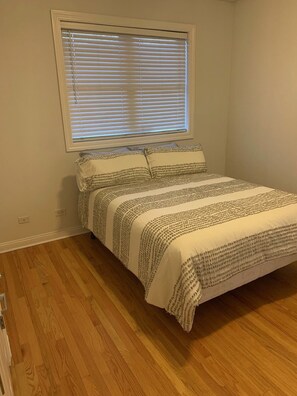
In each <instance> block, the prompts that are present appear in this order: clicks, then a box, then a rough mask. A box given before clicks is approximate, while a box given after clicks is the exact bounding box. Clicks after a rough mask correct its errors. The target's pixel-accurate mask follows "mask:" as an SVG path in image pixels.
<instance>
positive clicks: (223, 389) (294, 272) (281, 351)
mask: <svg viewBox="0 0 297 396" xmlns="http://www.w3.org/2000/svg"><path fill="white" fill-rule="evenodd" d="M0 272H3V273H4V275H5V277H4V280H1V284H0V290H5V292H6V293H7V296H8V303H9V310H8V311H7V313H6V318H5V319H6V323H7V329H8V333H9V336H10V342H11V348H12V354H13V361H14V365H13V367H12V376H13V383H14V388H15V394H16V395H26V396H27V395H63V396H64V395H65V396H68V395H69V396H70V395H79V396H84V395H90V396H96V395H98V396H109V395H111V396H117V395H137V396H141V395H152V396H154V395H165V396H166V395H170V396H171V395H199V396H200V395H297V263H296V264H292V265H290V266H288V267H286V268H283V269H281V270H278V271H276V272H275V273H273V274H270V275H268V276H266V277H264V278H261V279H259V280H257V281H255V282H253V283H251V284H249V285H246V286H243V287H241V288H239V289H237V290H235V291H233V292H230V293H227V294H225V295H224V296H221V297H219V298H216V299H214V300H212V301H209V302H207V303H205V304H202V305H201V306H200V307H199V308H198V309H197V312H196V318H195V323H194V327H193V330H192V332H191V333H189V334H187V333H185V332H183V330H182V329H181V328H180V326H179V325H178V323H177V322H176V321H175V319H174V318H173V317H171V316H170V315H168V314H166V312H165V311H163V310H161V309H159V308H156V307H153V306H151V305H148V304H147V303H145V301H144V292H143V288H142V286H141V284H140V283H139V281H138V280H137V279H136V278H135V277H134V276H133V275H132V274H131V273H130V272H128V271H127V270H126V269H125V268H124V267H123V266H122V265H121V264H120V263H119V262H118V261H117V260H116V259H115V258H114V256H112V254H111V253H109V252H108V251H107V250H106V249H105V248H104V247H103V246H102V245H101V244H100V243H99V242H98V241H97V240H91V239H90V237H89V235H88V234H85V235H80V236H77V237H73V238H68V239H64V240H60V241H55V242H51V243H47V244H43V245H39V246H35V247H30V248H27V249H22V250H17V251H15V252H10V253H5V254H2V255H0Z"/></svg>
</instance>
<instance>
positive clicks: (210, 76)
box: [0, 0, 234, 247]
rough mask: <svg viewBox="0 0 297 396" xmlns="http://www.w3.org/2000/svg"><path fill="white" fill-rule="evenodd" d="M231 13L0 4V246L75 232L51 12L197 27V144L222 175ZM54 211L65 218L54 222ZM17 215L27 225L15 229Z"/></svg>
mask: <svg viewBox="0 0 297 396" xmlns="http://www.w3.org/2000/svg"><path fill="white" fill-rule="evenodd" d="M233 8H234V6H233V5H232V4H231V3H227V2H223V1H217V0H150V1H149V2H148V1H146V0H125V1H124V0H71V1H69V0H59V1H57V0H42V1H40V0H27V1H24V0H10V1H5V0H0V48H1V56H0V71H1V72H0V92H1V94H0V108H1V116H0V178H1V194H0V201H1V204H0V244H1V242H2V243H3V242H7V241H13V240H17V239H20V238H26V237H31V236H34V235H39V234H42V233H48V232H52V231H55V230H59V229H68V228H70V227H75V226H78V225H79V222H78V218H77V214H76V210H77V209H76V205H77V187H76V183H75V177H74V173H75V172H74V164H73V163H74V161H75V159H76V158H77V154H73V153H66V152H65V145H64V136H63V129H62V119H61V111H60V103H59V93H58V84H57V74H56V66H55V59H54V50H53V37H52V29H51V21H50V9H63V10H71V11H81V12H90V13H99V14H105V15H114V16H126V17H132V18H144V19H156V20H164V21H176V22H183V23H194V24H196V25H197V48H196V50H197V63H196V72H197V81H196V96H197V101H196V113H195V133H196V139H195V140H196V141H197V142H198V141H199V142H201V143H202V144H203V146H204V148H205V153H206V156H207V160H208V164H209V170H210V171H215V172H220V173H223V172H224V170H225V150H226V133H227V113H228V97H229V76H230V60H231V42H232V40H231V36H232V18H233ZM56 208H66V210H67V215H66V217H64V218H61V219H57V218H56V217H55V214H54V210H55V209H56ZM23 215H28V216H30V219H31V222H30V223H29V224H24V225H18V224H17V217H18V216H23ZM0 247H1V245H0Z"/></svg>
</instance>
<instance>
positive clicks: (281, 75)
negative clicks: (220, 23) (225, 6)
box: [227, 0, 297, 193]
mask: <svg viewBox="0 0 297 396" xmlns="http://www.w3.org/2000/svg"><path fill="white" fill-rule="evenodd" d="M231 76H232V78H231V100H230V120H229V135H228V145H227V173H228V174H229V175H232V176H235V177H240V178H243V179H247V180H251V181H253V182H256V183H260V184H264V185H269V186H272V187H276V188H280V189H284V190H288V191H291V192H295V193H297V1H296V0H239V2H238V3H237V4H236V6H235V25H234V45H233V61H232V70H231Z"/></svg>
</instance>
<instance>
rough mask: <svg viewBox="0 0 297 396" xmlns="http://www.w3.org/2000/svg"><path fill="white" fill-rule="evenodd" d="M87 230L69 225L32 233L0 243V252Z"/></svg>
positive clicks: (83, 232)
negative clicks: (43, 232) (68, 226)
mask: <svg viewBox="0 0 297 396" xmlns="http://www.w3.org/2000/svg"><path fill="white" fill-rule="evenodd" d="M87 232H89V231H88V230H86V229H84V228H82V227H71V228H66V229H64V230H57V231H51V232H46V233H45V234H40V235H33V236H31V237H27V238H21V239H16V240H14V241H8V242H2V243H0V253H5V252H10V251H12V250H17V249H22V248H25V247H29V246H34V245H39V244H41V243H45V242H50V241H55V240H57V239H63V238H67V237H71V236H74V235H80V234H85V233H87Z"/></svg>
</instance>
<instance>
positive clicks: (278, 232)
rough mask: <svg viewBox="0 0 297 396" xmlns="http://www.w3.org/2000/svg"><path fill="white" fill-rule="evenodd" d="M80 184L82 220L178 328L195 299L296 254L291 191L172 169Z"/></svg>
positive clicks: (186, 323) (295, 200) (296, 209)
mask: <svg viewBox="0 0 297 396" xmlns="http://www.w3.org/2000/svg"><path fill="white" fill-rule="evenodd" d="M170 169H172V167H170ZM151 170H152V169H151ZM162 171H164V168H163V170H162ZM151 174H152V172H151ZM81 190H82V191H81V192H80V197H79V215H80V219H81V222H82V225H83V226H84V227H85V228H87V229H88V230H90V231H91V232H92V233H93V234H94V235H95V236H96V237H97V238H98V239H99V240H100V241H101V242H102V243H103V244H104V245H105V246H106V247H107V248H108V249H109V250H110V251H111V252H112V253H113V254H114V255H115V256H116V257H117V258H118V259H119V260H120V261H121V262H122V263H123V264H124V265H125V266H126V267H127V268H128V269H129V270H130V271H132V272H133V273H134V274H135V275H136V276H137V277H138V279H139V280H140V281H141V283H142V284H143V286H144V289H145V300H146V301H147V302H148V303H150V304H153V305H156V306H158V307H161V308H164V309H165V310H166V311H167V312H169V313H170V314H172V315H174V316H175V317H176V319H177V320H178V322H179V323H180V325H181V326H182V328H183V329H184V330H185V331H190V330H191V328H192V325H193V320H194V315H195V310H196V307H197V306H198V305H199V304H201V303H203V302H205V301H207V300H209V299H211V298H213V297H216V296H218V295H220V294H222V293H225V292H226V291H228V290H231V289H234V288H236V287H238V286H241V285H243V284H245V283H247V282H250V281H252V280H254V279H256V278H258V277H260V276H263V275H265V274H267V273H269V272H272V271H274V270H276V269H278V268H281V267H282V266H285V265H288V264H290V263H292V262H294V261H296V260H297V195H294V194H290V193H287V192H283V191H279V190H275V189H272V188H268V187H264V186H259V185H255V184H252V183H249V182H246V181H242V180H237V179H233V178H230V177H225V176H221V175H217V174H210V173H206V172H205V171H204V170H203V171H202V172H194V173H191V174H188V173H185V174H181V175H180V169H179V171H178V175H176V174H173V175H169V176H168V175H167V176H165V177H155V178H151V177H149V178H148V179H147V180H142V182H132V183H130V182H129V183H124V184H116V185H109V186H103V187H100V188H96V189H88V190H84V189H83V188H81ZM83 190H84V191H83Z"/></svg>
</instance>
